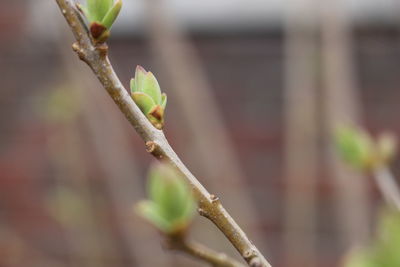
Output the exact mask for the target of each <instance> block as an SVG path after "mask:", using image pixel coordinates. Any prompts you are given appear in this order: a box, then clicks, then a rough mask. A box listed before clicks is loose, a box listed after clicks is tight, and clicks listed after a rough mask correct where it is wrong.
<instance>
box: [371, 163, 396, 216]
mask: <svg viewBox="0 0 400 267" xmlns="http://www.w3.org/2000/svg"><path fill="white" fill-rule="evenodd" d="M373 176H374V179H375V182H376V184H377V185H378V188H379V190H380V191H381V193H382V195H383V197H384V199H385V200H386V202H387V203H388V204H389V205H393V206H394V207H396V209H397V210H399V211H400V191H399V187H398V186H397V184H396V180H395V178H394V176H393V174H392V172H391V171H390V170H389V169H388V167H386V166H381V167H378V168H376V169H374V170H373Z"/></svg>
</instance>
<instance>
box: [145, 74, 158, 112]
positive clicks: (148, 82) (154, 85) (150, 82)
mask: <svg viewBox="0 0 400 267" xmlns="http://www.w3.org/2000/svg"><path fill="white" fill-rule="evenodd" d="M142 92H143V93H146V94H148V95H149V96H151V98H153V100H154V102H155V103H156V104H158V105H160V104H161V89H160V85H159V84H158V81H157V79H156V77H154V75H153V73H151V72H150V71H149V72H147V74H146V77H145V78H144V80H143V82H142Z"/></svg>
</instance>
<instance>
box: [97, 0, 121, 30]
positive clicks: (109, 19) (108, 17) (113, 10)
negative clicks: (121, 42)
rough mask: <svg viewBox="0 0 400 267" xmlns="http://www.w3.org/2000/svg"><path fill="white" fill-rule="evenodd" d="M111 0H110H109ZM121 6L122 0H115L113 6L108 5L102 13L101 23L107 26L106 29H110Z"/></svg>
mask: <svg viewBox="0 0 400 267" xmlns="http://www.w3.org/2000/svg"><path fill="white" fill-rule="evenodd" d="M111 2H112V1H111ZM121 8H122V0H117V1H116V2H115V3H114V5H113V6H110V8H109V9H108V12H107V13H106V14H105V15H104V17H103V19H102V21H101V22H102V24H103V25H104V26H106V27H107V29H109V30H110V29H111V27H112V25H113V23H114V21H115V20H116V19H117V17H118V15H119V12H120V11H121Z"/></svg>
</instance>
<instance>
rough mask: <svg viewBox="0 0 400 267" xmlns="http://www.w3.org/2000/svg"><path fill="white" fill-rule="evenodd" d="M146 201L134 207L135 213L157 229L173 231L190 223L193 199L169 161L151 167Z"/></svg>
mask: <svg viewBox="0 0 400 267" xmlns="http://www.w3.org/2000/svg"><path fill="white" fill-rule="evenodd" d="M148 195H149V200H146V201H142V202H140V203H139V204H138V205H137V206H136V208H137V209H136V210H137V212H138V213H139V214H140V215H141V216H142V217H144V218H145V219H147V220H148V221H149V222H151V223H152V224H153V225H154V226H156V227H157V228H158V229H159V230H161V231H163V232H165V233H167V234H174V233H178V232H181V231H184V230H185V229H186V228H187V227H188V226H189V224H190V223H191V221H192V219H193V216H194V211H195V206H196V204H195V200H194V197H193V194H192V192H191V190H190V188H189V186H188V185H187V183H186V182H185V181H184V180H183V178H182V177H181V175H179V173H177V171H176V170H175V169H174V168H173V167H172V166H171V165H169V164H166V163H161V164H157V165H155V166H153V167H152V168H151V170H150V172H149V183H148Z"/></svg>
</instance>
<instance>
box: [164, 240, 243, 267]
mask: <svg viewBox="0 0 400 267" xmlns="http://www.w3.org/2000/svg"><path fill="white" fill-rule="evenodd" d="M167 245H168V248H169V249H173V250H177V251H181V252H184V253H186V254H188V255H191V256H192V257H194V258H196V259H199V260H202V261H204V262H207V263H209V264H211V265H212V266H215V267H243V266H244V265H243V264H241V263H240V262H238V261H236V260H234V259H231V258H229V257H228V256H227V255H226V254H224V253H220V252H216V251H214V250H212V249H209V248H208V247H206V246H204V245H202V244H199V243H197V242H193V241H189V240H187V239H186V238H185V236H182V235H174V236H169V237H168V239H167Z"/></svg>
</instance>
